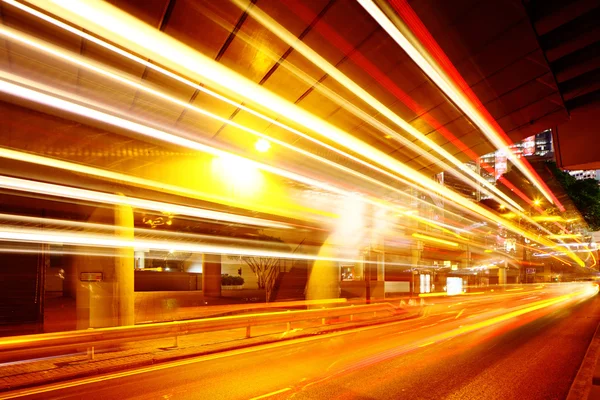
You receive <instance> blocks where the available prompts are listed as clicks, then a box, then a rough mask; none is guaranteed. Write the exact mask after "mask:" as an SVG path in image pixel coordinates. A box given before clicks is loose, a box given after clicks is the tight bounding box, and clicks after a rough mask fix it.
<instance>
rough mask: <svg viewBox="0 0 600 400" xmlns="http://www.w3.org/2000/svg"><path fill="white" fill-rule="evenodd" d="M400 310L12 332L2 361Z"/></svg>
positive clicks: (2, 344)
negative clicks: (62, 330) (35, 332)
mask: <svg viewBox="0 0 600 400" xmlns="http://www.w3.org/2000/svg"><path fill="white" fill-rule="evenodd" d="M399 310H400V309H398V308H396V307H394V306H393V305H391V304H389V303H378V304H367V305H356V306H354V305H352V306H345V307H335V308H326V309H312V310H298V311H282V312H274V313H268V314H248V315H235V316H227V317H219V318H206V319H198V320H189V321H174V322H161V323H154V324H147V325H133V326H120V327H114V328H99V329H88V330H81V331H70V332H58V333H41V334H36V335H24V336H13V337H8V338H4V339H2V340H0V363H6V362H14V361H21V360H24V359H33V358H40V357H50V356H56V355H61V354H68V353H70V352H73V351H83V350H87V352H88V355H89V357H90V358H91V359H93V357H94V348H95V347H97V346H107V345H118V344H124V343H131V342H137V341H141V340H149V339H164V338H169V337H172V338H174V341H175V342H174V347H177V346H178V345H179V337H180V336H184V335H190V334H194V333H202V332H214V331H225V330H231V329H239V328H246V337H247V338H249V337H251V333H252V327H256V326H264V325H278V324H281V325H283V324H285V325H286V329H287V330H291V327H292V323H293V322H298V321H309V320H321V322H322V323H323V324H325V323H326V322H327V320H330V319H332V318H338V317H344V316H350V320H353V319H354V316H355V315H358V314H367V313H369V314H373V316H374V317H376V316H377V315H378V313H380V315H381V313H390V314H392V315H395V314H397V313H398V312H399Z"/></svg>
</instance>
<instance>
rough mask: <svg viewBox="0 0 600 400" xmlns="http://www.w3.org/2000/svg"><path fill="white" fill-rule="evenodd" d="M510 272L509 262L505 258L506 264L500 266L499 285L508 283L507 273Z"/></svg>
mask: <svg viewBox="0 0 600 400" xmlns="http://www.w3.org/2000/svg"><path fill="white" fill-rule="evenodd" d="M507 272H508V262H507V261H506V260H504V265H499V266H498V285H506V273H507Z"/></svg>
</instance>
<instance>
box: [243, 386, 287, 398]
mask: <svg viewBox="0 0 600 400" xmlns="http://www.w3.org/2000/svg"><path fill="white" fill-rule="evenodd" d="M288 390H292V388H290V387H287V388H283V389H279V390H276V391H274V392H271V393H267V394H263V395H262V396H257V397H253V398H251V399H250V400H258V399H264V398H267V397H271V396H275V395H276V394H279V393H285V392H287V391H288Z"/></svg>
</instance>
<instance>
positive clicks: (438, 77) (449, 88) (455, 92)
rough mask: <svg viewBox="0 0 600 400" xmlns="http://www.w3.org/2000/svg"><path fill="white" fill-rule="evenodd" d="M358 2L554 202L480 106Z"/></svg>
mask: <svg viewBox="0 0 600 400" xmlns="http://www.w3.org/2000/svg"><path fill="white" fill-rule="evenodd" d="M357 1H358V3H359V4H360V5H361V6H362V7H363V8H364V9H365V10H366V11H367V12H368V13H369V14H370V15H371V17H373V19H374V20H375V21H376V22H377V23H378V24H379V25H380V26H381V27H382V28H383V29H384V30H385V31H386V32H387V33H388V34H389V35H390V36H391V37H392V39H394V41H395V42H396V43H397V44H398V45H399V46H400V47H401V48H402V49H403V50H404V51H405V52H406V53H407V54H408V55H409V57H410V58H411V59H412V60H413V61H414V62H415V63H416V64H417V65H418V66H419V67H420V68H421V70H423V72H425V74H426V75H427V76H429V78H431V80H432V81H433V82H435V84H436V85H437V86H438V87H439V88H440V89H441V90H442V91H443V92H444V93H445V94H446V95H447V96H448V97H450V98H451V99H452V101H453V102H454V103H455V104H457V105H458V107H459V108H460V109H461V110H462V111H463V112H464V113H465V114H466V115H467V116H468V117H469V118H470V119H471V120H472V121H473V122H474V123H475V124H476V125H477V126H478V127H479V129H480V130H481V131H482V132H483V133H484V135H486V137H487V138H488V139H489V140H490V142H492V144H493V145H494V147H496V148H497V149H504V150H506V154H508V157H509V159H510V160H511V161H512V162H513V164H515V165H516V166H517V168H519V170H520V171H521V172H522V173H523V174H524V175H525V176H526V177H527V178H528V179H529V180H530V181H531V182H534V184H535V186H536V188H537V189H538V190H539V191H540V192H541V193H542V194H543V195H544V197H545V198H546V199H548V201H549V202H551V203H554V199H553V197H552V195H551V194H550V193H548V192H547V191H546V189H545V188H544V185H542V184H541V183H540V181H539V179H538V177H536V176H535V175H534V174H533V173H532V172H531V171H530V170H529V168H527V167H526V166H525V164H524V163H523V161H522V160H521V159H520V158H517V157H516V156H515V155H514V154H513V152H512V151H510V149H508V144H507V143H505V141H504V139H502V137H501V136H500V135H499V134H498V133H497V132H496V130H495V129H494V128H493V127H492V126H491V125H490V124H489V123H488V121H487V120H486V119H485V118H484V117H483V115H482V114H481V113H480V111H479V110H477V109H476V108H475V107H473V105H472V104H471V103H470V102H469V100H468V99H467V98H466V96H464V94H462V91H461V90H459V89H458V88H457V87H456V86H455V84H454V83H453V82H452V80H451V79H450V78H449V77H447V76H446V74H445V73H444V72H443V70H442V69H441V68H440V67H439V66H438V65H437V63H435V61H433V60H432V58H431V57H428V56H426V54H427V52H426V50H425V49H424V48H423V47H422V46H419V48H420V50H419V49H417V47H415V44H416V43H415V44H413V43H411V41H410V40H409V39H408V38H407V37H406V36H405V35H404V34H403V33H402V32H401V31H400V30H399V29H398V27H397V26H396V25H395V24H394V23H393V22H392V21H390V19H389V18H388V17H387V16H386V15H385V13H384V12H383V11H382V10H381V9H380V8H379V7H378V6H377V5H376V4H375V2H374V1H373V0H357Z"/></svg>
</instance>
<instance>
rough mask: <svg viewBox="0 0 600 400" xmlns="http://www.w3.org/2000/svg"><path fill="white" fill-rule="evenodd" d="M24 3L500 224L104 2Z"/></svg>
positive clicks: (510, 226) (483, 211)
mask: <svg viewBox="0 0 600 400" xmlns="http://www.w3.org/2000/svg"><path fill="white" fill-rule="evenodd" d="M29 2H30V3H32V4H36V5H37V6H39V7H40V8H42V9H46V10H48V11H49V12H51V13H53V14H55V15H59V16H60V17H61V18H64V19H66V20H68V21H70V22H73V23H75V24H77V25H80V26H81V25H83V26H86V28H87V29H89V30H90V31H92V32H94V33H96V34H98V35H100V36H102V37H105V38H108V39H109V40H111V41H113V42H114V43H116V44H119V45H121V46H123V47H125V48H130V49H131V50H132V51H134V52H137V53H139V54H143V55H144V56H147V57H148V58H150V59H153V60H155V61H159V62H161V63H163V64H164V65H167V66H169V67H171V68H173V69H174V70H176V71H181V70H182V69H183V70H184V71H185V74H187V75H190V76H199V71H201V75H200V76H202V77H204V78H205V79H208V80H209V81H211V82H213V83H214V84H215V85H217V86H219V87H227V88H229V89H230V90H234V91H235V92H237V93H239V94H240V95H242V96H244V97H245V98H247V99H249V100H251V101H255V102H257V103H260V104H263V105H265V106H268V107H269V108H270V109H272V110H273V111H275V112H277V113H279V114H281V115H284V116H287V117H290V118H291V119H293V120H295V121H296V122H298V123H300V124H302V125H304V126H306V127H308V128H309V129H311V130H313V131H315V132H318V133H320V134H322V135H324V136H325V137H327V138H329V139H330V140H333V141H335V142H337V143H339V144H341V145H343V146H344V147H346V148H349V149H351V150H352V151H355V152H356V153H358V154H362V155H364V156H365V157H367V158H369V159H371V160H373V161H375V162H377V163H379V164H380V165H382V166H384V167H386V168H388V169H390V170H391V171H394V172H396V173H398V174H400V175H401V176H405V177H407V178H408V179H411V180H413V181H414V182H419V183H420V184H421V185H422V186H424V187H425V188H426V189H428V190H431V191H433V192H434V193H439V194H440V195H443V196H444V197H446V198H448V199H449V200H452V201H453V202H455V203H456V204H460V205H462V206H463V207H464V208H466V209H467V210H469V211H471V212H474V213H475V214H479V215H482V216H483V217H484V218H487V219H490V220H492V221H495V222H498V223H501V224H502V223H503V221H502V219H501V218H499V217H497V216H496V215H495V214H494V213H491V212H489V211H488V210H486V209H483V208H482V207H480V206H478V205H476V204H473V203H471V202H469V201H467V200H465V199H464V198H463V197H462V196H460V195H459V194H457V193H454V192H452V191H451V190H449V189H447V188H445V187H443V186H442V185H439V184H437V183H436V182H434V181H433V180H431V179H429V178H428V177H426V176H424V175H422V174H420V173H418V172H417V171H414V170H412V169H410V168H408V167H406V166H405V165H403V164H401V163H399V162H398V161H397V160H395V159H394V158H392V157H390V156H388V155H387V154H385V153H383V152H381V151H378V150H377V149H375V148H373V147H372V146H369V145H367V144H365V143H364V142H362V141H360V140H358V139H356V138H354V137H353V136H351V135H349V134H347V133H345V132H343V131H342V130H340V129H338V128H336V127H334V126H333V125H331V124H329V123H327V122H325V121H323V120H321V119H319V118H316V117H314V116H313V115H311V114H310V113H308V112H306V111H304V110H302V109H301V108H299V107H297V106H295V105H293V104H291V103H289V102H287V101H286V100H284V99H282V98H281V97H279V96H277V95H275V94H273V93H271V92H269V91H268V90H266V89H265V88H263V87H261V86H258V85H256V84H255V83H254V82H251V81H249V80H248V79H245V78H243V77H241V76H239V75H237V74H235V73H233V72H232V71H230V70H227V69H225V68H224V67H223V66H222V65H220V64H218V63H216V62H215V61H214V60H212V59H210V58H208V57H205V56H203V55H201V54H199V53H197V52H195V51H194V50H193V49H191V48H189V47H188V46H185V45H183V44H182V43H180V42H178V41H176V40H175V39H173V38H170V37H169V36H167V35H165V34H164V33H162V32H159V31H156V30H154V29H151V28H149V27H148V26H147V25H145V24H143V23H142V22H140V21H138V20H136V19H135V18H133V17H131V16H129V15H127V14H126V13H124V12H123V11H121V10H119V9H117V8H115V7H113V6H111V5H109V4H108V3H103V2H90V1H82V0H72V1H66V0H55V1H53V2H45V1H40V0H29ZM504 225H505V226H506V227H507V228H508V229H509V230H512V231H513V232H516V233H519V234H521V235H523V236H525V237H527V238H529V239H531V240H534V241H538V242H539V241H540V240H541V241H543V242H544V244H545V245H548V246H553V247H556V245H555V244H554V243H553V242H550V241H548V240H545V241H544V239H538V238H536V237H535V236H534V235H532V234H530V233H529V232H526V231H523V230H522V229H521V228H519V227H517V226H515V225H514V224H510V223H504ZM558 251H563V252H564V250H560V249H559V250H558ZM566 254H567V255H568V256H569V257H570V258H572V259H573V260H574V261H575V262H576V263H578V264H580V265H582V266H583V265H584V262H583V261H582V260H581V259H580V258H579V257H577V256H576V255H575V254H574V253H573V252H569V251H567V252H566Z"/></svg>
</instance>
